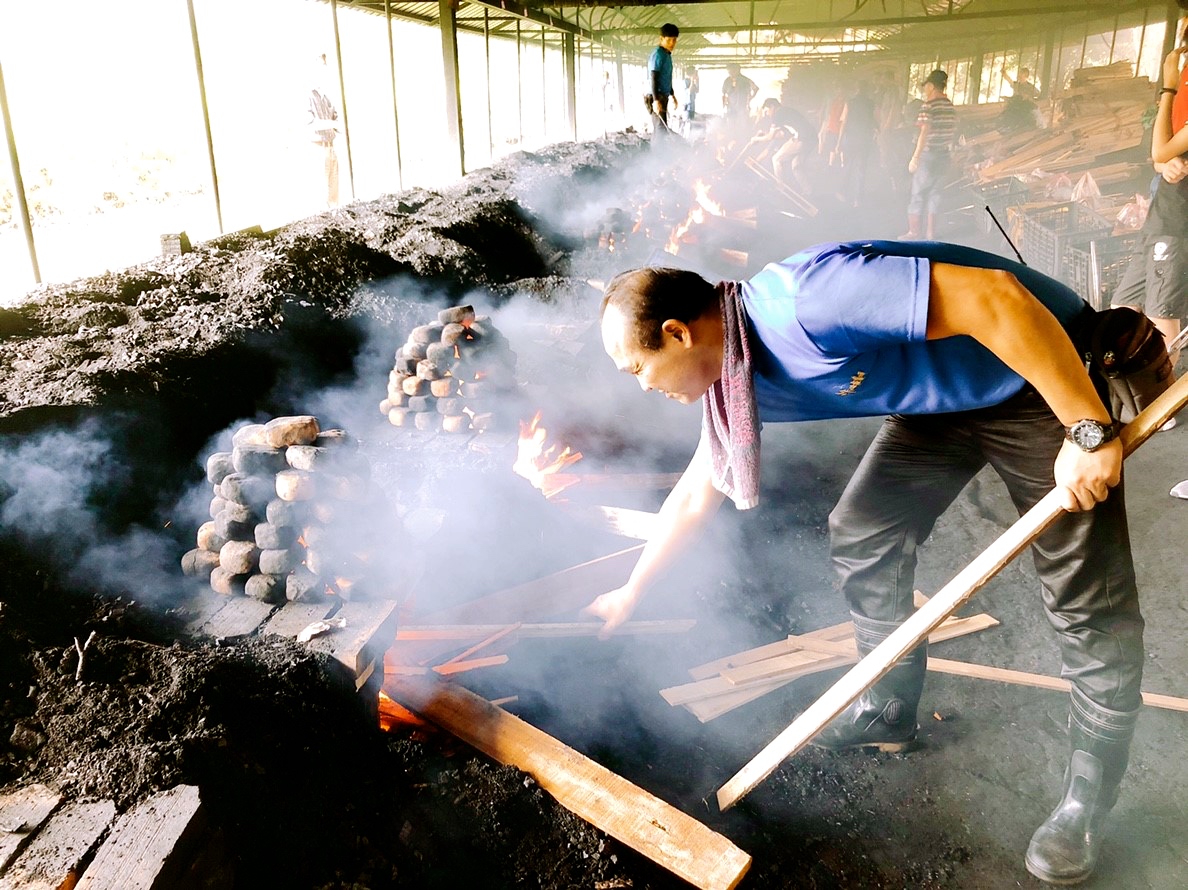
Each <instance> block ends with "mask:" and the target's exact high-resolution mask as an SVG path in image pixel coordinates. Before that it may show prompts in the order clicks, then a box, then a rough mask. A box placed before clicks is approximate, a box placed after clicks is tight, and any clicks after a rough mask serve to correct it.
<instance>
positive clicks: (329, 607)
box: [261, 597, 342, 640]
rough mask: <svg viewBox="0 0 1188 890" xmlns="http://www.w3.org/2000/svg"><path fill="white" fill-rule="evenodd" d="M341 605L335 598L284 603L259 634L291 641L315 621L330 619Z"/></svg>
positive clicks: (340, 601)
mask: <svg viewBox="0 0 1188 890" xmlns="http://www.w3.org/2000/svg"><path fill="white" fill-rule="evenodd" d="M341 605H342V600H340V599H338V598H337V597H335V598H334V599H328V600H326V601H325V602H321V603H285V604H284V605H283V606H281V607H280V608H279V609H278V610H277V611H276V612H274V613H273V615H272V617H271V618H269V619H268V622H267V623H266V624H265V625H264V628H263V630H262V631H261V634H263V635H264V636H266V637H267V636H276V637H288V638H289V639H290V640H291V639H293V638H294V637H296V636H297V634H299V633H301V631H303V630H305V629H306V628H307V627H309V625H311V624H313V623H314V622H315V621H324V620H326V619H327V618H329V617H331V616H332V615H333V614H334V613H335V612H337V611H338V607H339V606H341Z"/></svg>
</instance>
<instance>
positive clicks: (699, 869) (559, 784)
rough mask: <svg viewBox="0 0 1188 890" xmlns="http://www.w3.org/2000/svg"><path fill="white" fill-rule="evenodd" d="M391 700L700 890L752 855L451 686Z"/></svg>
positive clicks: (424, 685)
mask: <svg viewBox="0 0 1188 890" xmlns="http://www.w3.org/2000/svg"><path fill="white" fill-rule="evenodd" d="M385 689H386V690H387V691H388V694H389V695H390V696H391V697H392V698H393V699H394V700H396V701H397V702H399V703H400V704H402V705H404V706H405V707H407V708H409V709H410V710H412V711H415V712H417V713H419V714H420V715H421V716H423V717H426V718H427V719H429V720H431V721H433V722H434V723H436V724H438V725H439V726H441V727H443V728H445V729H448V730H449V731H450V732H452V733H454V734H455V735H456V736H458V737H459V738H461V739H462V740H464V741H466V742H467V743H469V744H471V745H473V746H474V747H475V748H477V749H478V750H480V751H482V752H483V753H484V754H486V755H488V756H490V757H493V758H494V759H495V760H498V761H499V762H500V763H504V764H508V765H511V766H515V767H517V768H518V769H522V770H524V771H525V772H527V773H529V774H530V775H531V776H532V777H533V778H534V779H535V780H536V782H537V783H538V784H539V785H540V787H541V788H543V789H544V790H545V791H547V792H549V794H551V795H553V797H555V798H556V799H557V801H558V802H559V803H560V804H561V805H562V806H564V807H565V808H566V809H568V810H570V811H572V812H573V813H575V814H576V815H578V816H580V817H581V818H582V819H585V820H586V821H587V822H589V823H590V824H592V825H594V826H595V827H597V828H600V829H601V830H603V831H605V832H606V833H607V834H609V835H610V836H611V837H613V838H615V839H617V840H619V841H621V842H622V843H624V844H626V845H627V846H629V847H631V848H632V849H633V850H636V851H637V852H639V853H641V854H642V855H644V856H646V857H648V858H649V859H651V860H652V861H654V862H656V863H658V864H659V865H661V866H663V867H664V868H667V869H668V870H669V871H672V872H673V873H674V874H676V875H679V876H680V877H681V878H683V879H684V880H686V881H688V882H689V883H690V884H692V885H693V886H695V887H699V888H704V890H729V888H733V887H736V886H737V885H738V882H739V881H741V880H742V878H743V876H744V875H745V874H746V873H747V869H748V868H750V865H751V857H750V856H748V855H747V854H746V853H744V852H743V851H742V850H740V849H739V848H738V847H736V846H735V845H734V844H733V843H731V842H730V840H729V839H728V838H725V837H723V836H722V835H720V834H718V833H717V832H714V831H711V830H710V829H709V828H707V827H706V826H704V825H702V824H701V823H700V822H698V821H697V820H695V819H694V818H692V817H691V816H688V815H686V814H685V813H682V812H681V811H680V810H678V809H676V808H675V807H672V806H670V805H669V804H666V803H665V802H664V801H662V800H660V799H659V798H658V797H656V796H654V795H652V794H649V793H648V792H647V791H644V790H643V789H642V788H640V787H638V786H637V785H634V784H632V783H631V782H628V781H627V780H626V779H624V778H623V777H622V776H618V775H616V774H615V773H613V772H611V771H610V770H608V769H606V767H604V766H601V765H599V764H597V763H595V762H594V761H592V760H590V759H589V758H587V757H585V756H583V755H582V754H580V753H578V752H577V751H575V750H573V749H572V748H570V747H568V746H566V745H564V744H562V743H561V742H559V741H558V740H557V739H555V738H553V737H552V736H550V735H548V734H547V733H544V732H542V731H540V730H539V729H536V728H535V727H533V726H530V725H529V724H527V723H525V722H524V721H523V720H520V719H519V718H518V717H515V716H513V715H511V714H508V713H507V712H505V711H502V710H500V709H499V708H496V707H493V706H492V705H491V703H490V702H488V701H486V700H485V699H483V698H480V697H479V696H477V695H475V694H473V693H471V692H468V691H467V690H465V689H462V688H461V687H459V686H458V685H457V684H454V683H448V682H444V681H439V680H436V679H434V678H432V677H399V678H393V679H391V680H389V681H388V683H386V684H385Z"/></svg>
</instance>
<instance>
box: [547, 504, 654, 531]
mask: <svg viewBox="0 0 1188 890" xmlns="http://www.w3.org/2000/svg"><path fill="white" fill-rule="evenodd" d="M557 506H558V509H561V510H564V511H565V513H566V514H567V515H569V516H572V517H574V518H576V519H579V520H580V521H582V522H585V523H587V524H588V525H591V526H593V527H595V528H597V529H600V530H601V531H605V532H609V533H610V534H612V535H621V536H622V537H624V538H635V539H636V540H637V541H646V540H648V539H649V538H651V537H652V535H653V534H655V531H656V525H657V523H658V521H659V518H660V514H658V513H652V512H649V511H648V510H632V509H629V508H627V507H609V506H606V505H604V504H574V503H570V502H565V503H562V504H558V505H557Z"/></svg>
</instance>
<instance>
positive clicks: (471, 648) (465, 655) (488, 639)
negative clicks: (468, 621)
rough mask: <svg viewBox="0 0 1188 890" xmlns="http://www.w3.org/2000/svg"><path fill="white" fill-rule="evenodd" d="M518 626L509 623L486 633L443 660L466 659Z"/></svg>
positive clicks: (450, 661)
mask: <svg viewBox="0 0 1188 890" xmlns="http://www.w3.org/2000/svg"><path fill="white" fill-rule="evenodd" d="M519 627H520V625H519V624H509V625H508V626H507V627H505V628H503V629H502V630H497V631H495V632H494V633H492V634H489V635H487V636H486V637H484V638H483V639H481V640H479V641H478V642H477V643H475V644H474V645H473V646H468V647H467V648H466V649H463V650H462V651H461V652H459V653H458V654H457V655H455V656H453V657H452V658H449V659H447V660H446V661H445V664H453V663H455V662H459V661H466V659H468V658H469V657H470V656H472V655H474V653H476V652H478V651H480V650H482V649H486V648H487V647H488V646H490V645H492V644H494V643H497V642H499V641H500V640H502V639H503V638H504V637H506V636H507V635H508V634H510V633H514V632H515V631H516V630H517V629H518V628H519ZM506 660H507V659H506V658H505V659H504V661H506ZM439 673H440V671H439Z"/></svg>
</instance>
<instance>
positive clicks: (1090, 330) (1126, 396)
mask: <svg viewBox="0 0 1188 890" xmlns="http://www.w3.org/2000/svg"><path fill="white" fill-rule="evenodd" d="M1069 333H1070V336H1072V338H1073V342H1074V343H1075V344H1076V345H1077V349H1078V350H1079V351H1080V353H1081V355H1082V356H1083V357H1084V359H1085V361H1086V363H1087V364H1088V366H1089V372H1090V374H1091V375H1092V376H1094V377H1097V378H1098V380H1099V381H1104V383H1105V387H1106V389H1107V390H1108V392H1109V397H1110V414H1112V415H1113V417H1114V418H1115V419H1116V420H1120V421H1121V422H1122V423H1129V422H1130V421H1132V420H1134V418H1135V417H1136V416H1137V415H1138V413H1139V412H1140V411H1142V410H1143V409H1144V408H1146V407H1147V406H1148V405H1150V404H1151V403H1152V402H1153V401H1155V399H1157V398H1158V397H1159V396H1160V395H1161V394H1162V393H1163V392H1164V390H1166V389H1167V388H1168V387H1169V386H1171V385H1172V383H1173V382H1174V381H1175V375H1174V373H1173V371H1172V364H1171V359H1170V358H1169V357H1168V354H1167V344H1166V343H1165V342H1164V339H1163V334H1161V333H1160V332H1159V329H1158V328H1156V327H1155V325H1154V324H1152V322H1151V319H1149V318H1147V316H1145V315H1143V314H1142V313H1141V312H1136V311H1135V310H1133V309H1104V310H1102V311H1100V312H1094V311H1092V310H1089V311H1087V312H1086V313H1084V314H1083V315H1082V316H1081V317H1080V318H1078V320H1077V324H1076V325H1075V326H1074V330H1071V331H1070V332H1069ZM1099 390H1100V387H1099Z"/></svg>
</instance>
